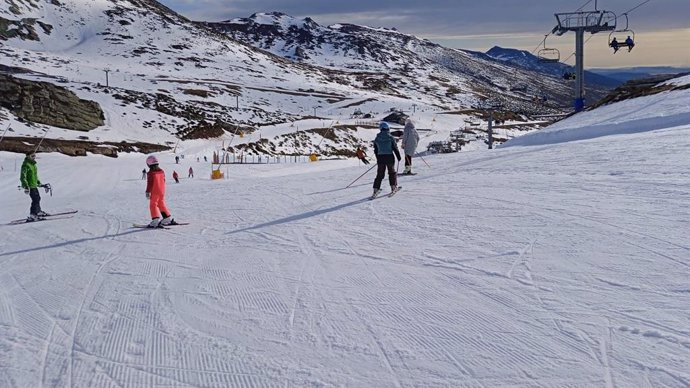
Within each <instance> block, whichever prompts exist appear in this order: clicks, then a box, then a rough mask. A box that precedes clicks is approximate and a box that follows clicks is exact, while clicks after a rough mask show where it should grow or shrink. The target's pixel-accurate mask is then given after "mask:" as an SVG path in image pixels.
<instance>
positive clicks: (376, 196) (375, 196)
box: [369, 186, 402, 200]
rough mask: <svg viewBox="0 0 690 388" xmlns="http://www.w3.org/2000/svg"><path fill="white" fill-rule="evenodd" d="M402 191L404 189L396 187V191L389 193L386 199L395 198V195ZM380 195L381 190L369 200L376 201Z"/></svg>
mask: <svg viewBox="0 0 690 388" xmlns="http://www.w3.org/2000/svg"><path fill="white" fill-rule="evenodd" d="M400 189H402V186H396V187H395V190H393V191H391V192H390V193H388V194H387V195H386V197H388V198H390V197H392V196H394V195H395V193H397V192H398V191H400ZM380 193H381V190H379V191H378V192H377V193H375V194H374V195H372V196H371V197H369V199H370V200H374V199H376V198H378V197H379V194H380Z"/></svg>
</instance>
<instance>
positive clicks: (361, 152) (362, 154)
mask: <svg viewBox="0 0 690 388" xmlns="http://www.w3.org/2000/svg"><path fill="white" fill-rule="evenodd" d="M356 153H357V158H358V159H359V160H361V161H362V163H364V164H369V160H368V159H367V153H366V152H364V150H363V149H362V147H357V151H356Z"/></svg>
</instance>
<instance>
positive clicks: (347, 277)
mask: <svg viewBox="0 0 690 388" xmlns="http://www.w3.org/2000/svg"><path fill="white" fill-rule="evenodd" d="M683 93H685V92H683ZM671 100H672V99H670V100H669V101H671ZM649 101H650V100H649V99H638V102H637V103H628V104H627V105H625V104H624V105H621V104H619V105H618V108H617V111H616V112H617V113H619V114H621V113H622V112H623V111H624V110H625V109H627V111H628V112H631V113H630V115H632V114H633V113H632V112H636V111H640V110H641V108H642V107H643V105H644V104H647V103H648V102H649ZM686 101H687V99H686ZM663 106H664V103H662V102H660V103H658V104H657V105H656V109H654V112H655V114H656V113H658V112H666V114H665V115H666V116H674V117H675V116H677V115H678V114H680V112H678V111H675V110H673V109H671V108H668V109H667V108H664V107H663ZM686 106H687V105H686ZM664 109H666V110H664ZM686 112H687V111H686ZM593 117H597V116H596V114H595V113H593V112H590V113H585V114H583V115H582V116H579V118H578V116H576V117H574V118H572V119H571V120H570V124H567V123H564V124H562V125H564V126H565V125H569V126H570V127H569V129H568V130H562V132H560V133H561V135H558V136H556V135H553V134H552V135H549V130H546V131H544V132H543V133H540V134H534V135H532V136H531V137H532V144H538V145H532V146H526V147H520V146H518V147H504V148H500V149H495V150H491V151H489V150H477V151H469V152H466V151H463V152H460V153H456V154H446V155H433V156H432V155H430V156H426V157H424V160H425V161H426V163H428V164H429V166H427V165H426V163H425V162H424V161H422V160H421V159H420V158H416V159H414V163H415V170H416V171H417V172H418V173H419V174H418V175H416V176H412V177H401V178H400V184H401V185H402V186H403V189H402V191H401V192H400V193H398V194H397V195H396V196H395V197H393V198H386V197H382V198H380V199H376V200H374V201H369V200H367V199H366V198H367V197H368V196H369V195H370V193H371V186H372V181H373V177H374V172H373V171H371V172H369V173H368V174H366V175H365V176H364V177H363V178H362V179H361V180H359V181H357V182H356V183H355V184H353V185H352V186H351V187H350V188H347V189H345V186H347V185H348V184H349V183H350V182H352V181H353V180H354V179H355V178H356V177H357V176H359V175H360V174H362V173H364V172H365V171H366V169H367V168H368V167H367V166H362V165H358V164H357V163H356V162H355V161H354V160H350V161H318V162H315V163H291V164H280V165H277V164H271V165H242V166H238V165H233V166H229V167H228V168H227V172H228V177H229V179H226V180H222V181H211V180H210V178H209V173H210V166H209V165H208V164H204V163H203V158H202V162H196V157H197V156H203V155H185V158H184V159H182V161H181V163H180V164H179V165H175V163H174V155H172V154H160V155H159V157H160V158H161V159H162V160H163V163H162V167H163V168H164V169H165V170H166V173H167V176H168V193H167V201H168V204H169V206H170V208H171V210H172V211H173V213H174V216H175V217H176V219H178V220H179V221H189V222H190V223H191V224H190V225H187V226H176V227H174V228H171V229H168V230H146V229H133V228H131V225H132V224H133V223H135V222H146V221H147V220H148V206H147V205H148V203H147V200H146V198H145V196H144V188H145V183H144V181H142V180H141V179H140V178H141V170H142V168H143V167H144V158H145V157H144V156H142V155H121V157H120V158H118V159H108V158H105V157H99V156H88V157H86V158H68V157H66V156H61V155H55V154H40V155H39V159H38V165H39V175H40V178H41V179H42V181H43V182H50V183H51V184H52V185H53V187H54V193H53V196H52V197H50V196H49V195H46V194H45V193H42V194H43V202H42V204H43V208H44V209H45V210H46V211H49V212H50V211H59V210H64V209H79V213H78V214H77V215H76V216H74V217H72V218H68V219H60V220H52V221H44V222H38V223H32V224H23V225H13V226H5V225H3V226H0V230H1V231H2V239H0V268H2V269H1V270H0V387H243V388H244V387H507V386H510V387H525V386H529V387H607V388H608V387H687V386H690V285H689V284H688V279H690V260H689V258H690V233H689V231H690V223H689V222H688V219H689V215H690V184H689V182H690V173H689V172H688V166H689V165H690V153H688V150H689V149H690V122H682V118H680V119H679V118H678V117H675V118H674V120H671V121H665V120H664V118H663V117H660V116H659V115H657V116H654V115H653V114H651V113H650V115H648V116H645V117H639V118H635V120H634V121H630V123H631V124H632V125H634V124H635V123H636V122H638V121H637V120H646V121H644V122H643V124H640V125H639V126H638V127H636V128H640V127H641V126H643V125H644V126H645V128H646V129H638V130H635V131H632V132H633V133H624V132H626V131H625V130H623V129H621V127H618V128H619V129H620V130H619V131H612V132H613V133H611V134H609V136H599V137H593V138H591V139H586V140H579V141H566V139H564V138H563V136H564V135H563V134H564V133H570V134H571V135H572V134H573V133H575V132H577V131H585V132H588V131H591V127H593V126H596V125H602V124H606V123H607V122H606V120H613V118H611V119H609V118H606V117H608V116H606V115H602V116H599V121H597V120H596V119H595V118H593ZM627 117H631V116H627ZM654 117H656V118H654ZM578 120H580V121H579V122H580V123H582V124H581V127H577V125H576V124H574V123H577V122H578ZM669 122H670V123H672V124H673V125H674V126H672V127H669V126H668V123H669ZM612 125H614V124H613V123H612ZM582 126H584V127H582ZM573 131H574V132H573ZM615 132H617V133H615ZM544 136H551V137H552V138H551V140H550V141H546V140H544ZM572 136H576V135H572ZM554 137H555V139H554ZM590 137H591V136H590ZM525 139H527V138H525ZM516 140H517V139H516ZM526 144H527V143H522V145H526ZM207 156H210V155H207ZM15 161H16V163H17V167H16V169H17V170H15V169H14V168H15V167H14V163H15ZM0 163H1V164H2V166H3V169H4V170H3V171H2V172H0V198H1V199H0V201H1V204H2V206H1V207H0V208H1V209H2V218H3V219H5V220H7V221H10V220H12V219H16V218H22V217H25V216H26V214H27V212H28V207H29V202H30V201H29V198H28V196H26V195H25V194H23V192H21V191H18V190H17V189H16V186H17V184H18V175H19V173H18V169H19V165H20V164H21V157H20V156H17V155H14V154H9V153H0ZM189 166H192V167H193V168H194V169H195V173H196V177H195V178H186V176H187V169H188V168H189ZM401 168H402V167H401ZM173 170H177V171H178V173H179V174H180V175H181V176H182V177H183V179H182V180H181V183H179V184H175V183H174V182H173V181H172V179H171V178H170V175H171V174H172V171H173ZM383 188H384V189H385V190H384V192H385V191H387V190H388V183H387V181H384V184H383Z"/></svg>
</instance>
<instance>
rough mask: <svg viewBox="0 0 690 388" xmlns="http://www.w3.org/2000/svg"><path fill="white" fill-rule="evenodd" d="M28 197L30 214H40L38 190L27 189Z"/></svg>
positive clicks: (35, 188)
mask: <svg viewBox="0 0 690 388" xmlns="http://www.w3.org/2000/svg"><path fill="white" fill-rule="evenodd" d="M29 197H31V210H30V214H33V215H37V214H38V213H40V212H41V195H40V194H39V193H38V188H37V187H34V188H31V189H29Z"/></svg>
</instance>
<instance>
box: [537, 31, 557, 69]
mask: <svg viewBox="0 0 690 388" xmlns="http://www.w3.org/2000/svg"><path fill="white" fill-rule="evenodd" d="M547 37H548V35H546V36H544V42H543V44H544V47H542V48H541V49H539V51H538V52H537V57H538V58H539V62H546V63H556V62H560V61H561V52H560V51H558V49H555V48H550V47H546V38H547Z"/></svg>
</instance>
